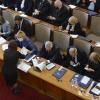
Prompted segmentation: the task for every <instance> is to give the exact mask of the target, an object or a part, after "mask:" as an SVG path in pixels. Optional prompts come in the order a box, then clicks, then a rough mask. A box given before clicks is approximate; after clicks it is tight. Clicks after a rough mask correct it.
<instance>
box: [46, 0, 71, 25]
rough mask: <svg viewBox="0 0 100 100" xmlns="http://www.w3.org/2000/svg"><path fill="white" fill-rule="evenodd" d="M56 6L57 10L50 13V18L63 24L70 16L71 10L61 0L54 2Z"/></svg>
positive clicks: (54, 22) (55, 22)
mask: <svg viewBox="0 0 100 100" xmlns="http://www.w3.org/2000/svg"><path fill="white" fill-rule="evenodd" d="M54 7H55V8H56V10H53V11H55V12H54V13H55V14H54V15H52V14H49V16H48V19H49V20H50V21H52V23H53V24H55V25H61V24H62V23H64V22H65V20H66V19H68V18H69V16H70V14H69V10H68V9H67V8H66V7H65V6H64V5H63V4H62V2H61V1H60V0H56V1H55V2H54ZM53 11H51V12H53Z"/></svg>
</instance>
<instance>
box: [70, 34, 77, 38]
mask: <svg viewBox="0 0 100 100" xmlns="http://www.w3.org/2000/svg"><path fill="white" fill-rule="evenodd" d="M70 36H71V37H72V38H78V35H73V34H70Z"/></svg>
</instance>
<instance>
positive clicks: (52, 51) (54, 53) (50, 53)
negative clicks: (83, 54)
mask: <svg viewBox="0 0 100 100" xmlns="http://www.w3.org/2000/svg"><path fill="white" fill-rule="evenodd" d="M59 55H60V50H59V48H57V47H56V46H55V44H53V43H52V42H51V41H46V42H45V44H44V45H43V47H42V49H41V50H40V52H39V56H40V57H44V58H46V59H48V60H50V61H51V62H55V63H59Z"/></svg>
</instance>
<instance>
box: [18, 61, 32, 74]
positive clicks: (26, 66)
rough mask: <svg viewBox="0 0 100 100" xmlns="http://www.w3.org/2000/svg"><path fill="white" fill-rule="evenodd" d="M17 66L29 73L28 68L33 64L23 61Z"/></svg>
mask: <svg viewBox="0 0 100 100" xmlns="http://www.w3.org/2000/svg"><path fill="white" fill-rule="evenodd" d="M17 68H18V69H20V70H21V71H23V72H25V73H27V72H28V70H29V69H30V68H31V66H30V65H28V64H26V63H25V62H21V63H20V64H18V66H17Z"/></svg>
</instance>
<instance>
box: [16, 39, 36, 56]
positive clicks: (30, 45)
mask: <svg viewBox="0 0 100 100" xmlns="http://www.w3.org/2000/svg"><path fill="white" fill-rule="evenodd" d="M16 42H17V44H18V46H19V47H20V48H22V47H25V48H27V49H28V50H30V51H32V52H34V54H37V52H38V49H37V47H36V45H35V44H33V42H32V41H31V40H30V39H29V38H28V37H27V38H25V39H24V40H23V41H19V40H18V39H16Z"/></svg>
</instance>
